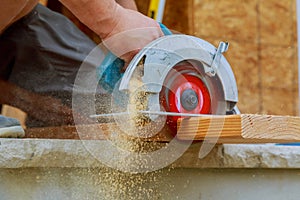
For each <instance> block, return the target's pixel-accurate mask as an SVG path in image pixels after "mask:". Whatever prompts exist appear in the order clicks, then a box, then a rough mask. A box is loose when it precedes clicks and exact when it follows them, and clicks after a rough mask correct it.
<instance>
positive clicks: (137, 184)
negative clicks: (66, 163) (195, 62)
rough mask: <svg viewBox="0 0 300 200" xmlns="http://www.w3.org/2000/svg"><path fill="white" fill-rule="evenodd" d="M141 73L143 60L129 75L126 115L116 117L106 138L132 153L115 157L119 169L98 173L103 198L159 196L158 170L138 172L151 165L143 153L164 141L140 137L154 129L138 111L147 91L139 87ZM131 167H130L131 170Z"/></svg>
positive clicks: (161, 146) (157, 197)
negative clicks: (114, 124) (114, 126)
mask: <svg viewBox="0 0 300 200" xmlns="http://www.w3.org/2000/svg"><path fill="white" fill-rule="evenodd" d="M142 76H143V60H141V61H140V63H139V65H138V66H137V69H136V70H135V73H134V75H133V78H131V80H130V85H129V102H127V103H128V104H127V105H126V106H127V111H129V113H130V114H129V115H128V116H125V117H124V118H120V120H119V121H118V122H117V123H118V124H119V128H117V129H114V130H110V131H111V132H113V133H117V134H112V135H111V136H110V138H109V139H110V141H111V142H112V143H113V145H115V146H116V147H117V148H120V149H122V150H124V151H127V152H129V153H130V152H131V153H132V154H131V155H134V156H129V157H124V158H120V159H119V160H118V166H120V167H121V168H122V169H123V171H118V170H116V169H105V170H104V171H103V172H101V174H99V175H101V176H102V179H100V180H99V181H102V185H104V186H103V188H102V191H103V193H104V194H105V199H118V200H119V199H120V200H122V199H124V200H125V199H126V200H131V199H132V200H136V199H137V200H138V199H163V198H162V194H161V193H160V192H159V188H158V185H160V184H157V183H158V182H160V181H159V179H160V177H161V174H162V172H161V170H158V171H154V172H145V173H139V171H140V170H142V171H143V169H148V168H149V167H150V168H151V167H154V166H149V165H153V163H154V164H155V160H151V158H150V160H146V159H144V158H143V156H144V155H146V154H147V153H150V152H153V151H157V150H159V149H161V148H163V147H164V146H165V145H166V143H159V142H154V141H151V142H149V141H146V140H145V138H144V137H146V136H147V134H148V133H149V132H151V130H150V129H152V128H154V129H155V128H156V127H153V126H154V125H153V124H152V121H151V119H150V118H149V117H148V116H146V115H144V114H141V113H140V112H139V111H141V110H147V109H148V103H147V102H148V95H149V93H147V92H145V90H144V88H143V87H144V86H143V84H142V80H141V77H142ZM148 159H149V157H148ZM151 163H152V164H151ZM132 169H134V170H133V171H131V170H132ZM124 171H130V172H124ZM164 173H165V172H164ZM164 196H165V194H164Z"/></svg>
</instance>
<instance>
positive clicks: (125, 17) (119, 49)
mask: <svg viewBox="0 0 300 200" xmlns="http://www.w3.org/2000/svg"><path fill="white" fill-rule="evenodd" d="M115 17H116V21H117V23H115V24H114V27H113V28H112V29H111V32H110V33H109V34H107V35H106V36H105V37H104V38H102V41H103V44H104V45H105V46H106V47H107V48H108V49H109V50H110V51H111V52H112V53H113V54H115V55H116V56H118V57H120V58H122V59H123V60H124V61H125V63H128V62H130V60H131V59H132V58H133V56H134V55H135V54H136V53H137V52H138V51H139V50H140V49H142V48H144V47H145V46H146V45H147V44H149V43H150V42H151V41H153V40H155V39H157V38H159V37H161V36H163V35H164V34H163V32H162V30H161V28H160V26H159V24H158V23H157V22H156V21H154V20H153V19H151V18H149V17H146V16H144V15H142V14H141V13H139V12H136V11H132V10H128V9H123V8H119V9H118V12H116V16H115Z"/></svg>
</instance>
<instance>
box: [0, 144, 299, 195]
mask: <svg viewBox="0 0 300 200" xmlns="http://www.w3.org/2000/svg"><path fill="white" fill-rule="evenodd" d="M101 142H103V143H105V142H108V141H105V140H103V141H101ZM86 144H87V143H86V142H85V145H86ZM85 145H83V143H82V141H80V140H58V139H52V140H50V139H0V199H109V198H107V193H109V195H111V191H110V192H109V190H110V189H113V188H110V187H109V186H107V183H105V181H101V180H102V179H103V180H104V179H105V178H107V177H108V176H110V174H109V172H108V170H107V167H106V166H105V165H104V164H102V163H101V162H99V161H98V160H97V159H95V158H94V157H93V156H92V155H91V154H90V152H89V151H88V150H87V148H86V147H85ZM89 145H96V144H95V143H93V141H90V143H89ZM200 145H201V144H200V143H197V144H193V145H192V146H191V147H190V148H189V149H188V151H187V152H186V153H185V154H184V155H183V156H182V157H181V158H180V159H178V160H177V161H176V162H175V163H173V164H172V165H171V166H169V167H168V168H165V169H163V170H160V171H159V172H152V173H150V175H151V177H152V178H153V177H155V176H157V178H155V180H156V181H155V182H153V181H151V180H150V179H149V182H148V183H144V184H143V186H142V187H144V190H147V191H148V189H149V188H152V189H153V188H154V189H153V190H155V191H156V192H155V193H156V195H158V196H157V197H153V198H152V197H149V198H148V199H176V198H177V199H231V200H232V199H272V200H274V199H299V197H300V190H299V188H300V146H278V145H273V144H268V145H261V144H257V145H256V144H245V145H240V144H232V145H231V144H226V145H218V146H216V147H215V148H214V149H213V151H212V152H211V153H210V154H209V155H208V156H207V157H205V158H204V159H199V158H198V153H199V148H200ZM94 149H95V151H101V148H99V143H97V146H95V147H94ZM147 176H149V174H148V175H146V176H145V179H147V178H146V177H147ZM146 182H147V181H146ZM103 184H106V186H104V185H103ZM103 188H105V189H103ZM119 189H120V188H119ZM135 189H136V191H137V192H138V191H139V188H131V190H135ZM140 192H141V191H140ZM148 192H149V191H148ZM105 193H106V194H105ZM138 193H139V192H138ZM146 193H147V192H146ZM158 193H159V194H158ZM105 195H106V197H104V196H105ZM131 196H132V195H131ZM145 196H147V195H146V194H145ZM150 196H151V195H150ZM114 198H115V197H111V199H114ZM126 198H127V197H124V199H126ZM127 199H128V198H127ZM136 199H137V198H136ZM145 199H147V198H146V197H145Z"/></svg>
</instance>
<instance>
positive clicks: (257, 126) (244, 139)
mask: <svg viewBox="0 0 300 200" xmlns="http://www.w3.org/2000/svg"><path fill="white" fill-rule="evenodd" d="M178 126H179V127H180V128H181V129H182V131H180V132H178V134H177V136H178V138H179V139H181V140H191V139H193V138H194V139H195V140H204V139H205V138H206V139H211V140H215V139H216V138H218V141H219V142H221V143H268V142H271V143H273V142H275V143H276V142H279V143H281V142H299V141H300V118H299V117H292V116H274V115H257V114H241V115H226V116H205V117H193V118H189V119H183V120H179V121H178Z"/></svg>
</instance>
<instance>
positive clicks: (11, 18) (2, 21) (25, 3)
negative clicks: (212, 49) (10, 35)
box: [0, 0, 38, 33]
mask: <svg viewBox="0 0 300 200" xmlns="http://www.w3.org/2000/svg"><path fill="white" fill-rule="evenodd" d="M37 3H38V0H1V6H0V33H1V32H2V31H3V30H4V29H5V28H6V27H8V26H9V25H10V24H12V23H13V22H15V21H16V20H18V19H19V18H21V17H23V16H24V15H26V14H27V13H28V12H30V11H31V9H32V8H33V7H34V6H35V5H36V4H37Z"/></svg>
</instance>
